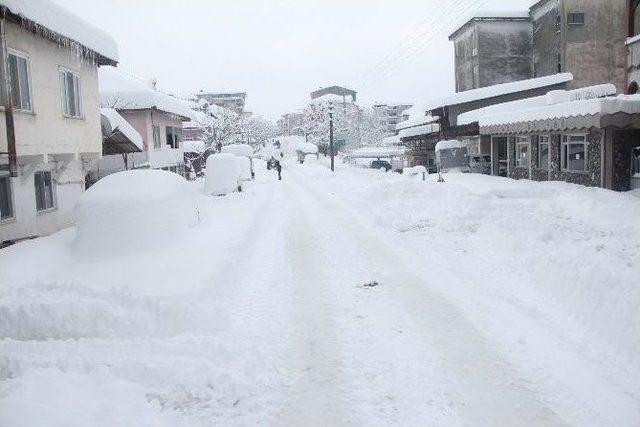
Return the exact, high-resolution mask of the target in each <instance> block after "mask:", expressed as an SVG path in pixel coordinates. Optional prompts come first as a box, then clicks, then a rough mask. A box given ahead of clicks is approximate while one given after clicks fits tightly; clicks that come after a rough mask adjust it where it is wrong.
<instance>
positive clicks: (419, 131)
mask: <svg viewBox="0 0 640 427" xmlns="http://www.w3.org/2000/svg"><path fill="white" fill-rule="evenodd" d="M436 132H440V125H439V124H438V123H431V124H427V125H422V126H416V127H412V128H408V129H402V130H401V131H400V132H399V133H398V136H400V138H403V139H404V138H411V137H414V136H420V135H429V134H431V133H436Z"/></svg>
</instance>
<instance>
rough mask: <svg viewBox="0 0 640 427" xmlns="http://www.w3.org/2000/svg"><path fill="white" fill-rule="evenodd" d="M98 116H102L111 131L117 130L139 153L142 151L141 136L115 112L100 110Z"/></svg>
mask: <svg viewBox="0 0 640 427" xmlns="http://www.w3.org/2000/svg"><path fill="white" fill-rule="evenodd" d="M100 114H102V115H103V116H104V117H105V118H106V119H107V120H108V121H109V124H110V125H111V130H112V131H115V130H119V131H120V132H121V133H122V134H123V135H124V136H126V137H127V138H128V139H129V141H131V142H133V143H134V144H135V145H136V147H138V148H139V149H140V151H142V150H144V142H143V141H142V136H141V135H140V134H139V133H138V131H137V130H135V129H134V128H133V126H131V125H130V124H129V122H128V121H126V120H125V118H124V117H122V116H121V115H120V114H118V112H117V111H116V110H114V109H113V108H101V109H100Z"/></svg>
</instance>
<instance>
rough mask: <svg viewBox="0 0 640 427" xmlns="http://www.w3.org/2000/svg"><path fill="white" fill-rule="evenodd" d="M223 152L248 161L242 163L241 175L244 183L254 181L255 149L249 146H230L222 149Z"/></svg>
mask: <svg viewBox="0 0 640 427" xmlns="http://www.w3.org/2000/svg"><path fill="white" fill-rule="evenodd" d="M222 152H223V153H227V154H233V155H235V156H237V157H240V158H242V159H246V160H247V161H240V162H239V163H240V174H241V176H242V179H243V180H244V181H249V180H252V179H253V178H254V177H255V172H254V170H253V149H252V148H251V146H250V145H248V144H230V145H225V146H223V147H222Z"/></svg>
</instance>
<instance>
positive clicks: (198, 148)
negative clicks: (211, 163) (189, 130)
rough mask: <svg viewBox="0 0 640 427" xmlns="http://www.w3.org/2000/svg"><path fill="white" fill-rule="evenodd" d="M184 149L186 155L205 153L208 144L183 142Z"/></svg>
mask: <svg viewBox="0 0 640 427" xmlns="http://www.w3.org/2000/svg"><path fill="white" fill-rule="evenodd" d="M182 148H183V149H184V152H185V153H198V154H200V153H204V151H205V150H206V149H207V144H205V142H204V141H182Z"/></svg>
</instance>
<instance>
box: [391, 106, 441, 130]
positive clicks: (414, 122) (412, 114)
mask: <svg viewBox="0 0 640 427" xmlns="http://www.w3.org/2000/svg"><path fill="white" fill-rule="evenodd" d="M407 114H408V115H409V119H407V120H405V121H402V122H400V123H398V124H397V125H396V130H402V129H406V128H410V127H414V126H421V125H425V124H427V123H433V122H435V121H436V120H438V117H432V116H428V115H427V109H426V108H425V107H424V105H414V106H413V107H411V108H409V109H407V110H405V111H404V112H403V115H407Z"/></svg>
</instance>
